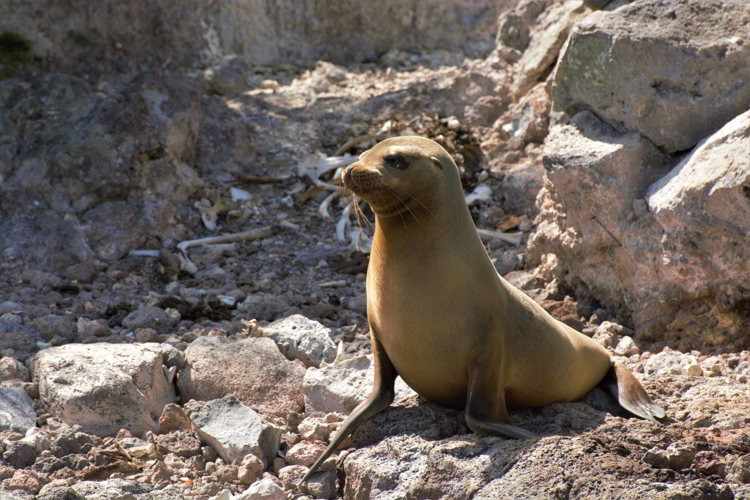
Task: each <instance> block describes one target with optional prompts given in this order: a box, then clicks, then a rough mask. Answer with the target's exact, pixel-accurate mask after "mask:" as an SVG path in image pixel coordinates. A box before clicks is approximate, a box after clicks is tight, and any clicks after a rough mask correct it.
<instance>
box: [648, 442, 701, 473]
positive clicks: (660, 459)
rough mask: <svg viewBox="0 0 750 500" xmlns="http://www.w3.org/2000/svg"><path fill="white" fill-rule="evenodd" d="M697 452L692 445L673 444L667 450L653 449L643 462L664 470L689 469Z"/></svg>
mask: <svg viewBox="0 0 750 500" xmlns="http://www.w3.org/2000/svg"><path fill="white" fill-rule="evenodd" d="M697 452H698V450H697V448H696V447H695V445H694V444H692V443H672V444H670V445H669V446H668V447H667V449H665V450H662V449H661V448H658V447H654V448H651V449H650V450H648V451H647V452H646V453H645V455H643V461H644V462H646V463H649V464H651V465H653V466H654V467H659V468H662V469H664V468H667V469H675V470H679V469H687V468H688V467H690V465H692V463H693V459H694V458H695V454H696V453H697Z"/></svg>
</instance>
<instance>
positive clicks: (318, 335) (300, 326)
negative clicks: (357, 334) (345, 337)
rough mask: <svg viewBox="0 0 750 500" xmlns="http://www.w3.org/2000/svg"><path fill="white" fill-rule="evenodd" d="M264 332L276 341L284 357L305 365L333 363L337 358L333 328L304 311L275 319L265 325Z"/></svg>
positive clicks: (316, 365)
mask: <svg viewBox="0 0 750 500" xmlns="http://www.w3.org/2000/svg"><path fill="white" fill-rule="evenodd" d="M262 333H263V335H264V336H266V337H270V338H272V339H273V340H274V342H276V345H277V346H279V351H281V353H282V354H283V355H284V356H286V357H287V358H289V359H298V360H300V361H302V362H303V363H304V364H305V366H315V367H318V366H320V363H321V362H322V361H325V362H327V363H330V362H332V361H333V360H334V359H335V358H336V344H334V343H333V340H332V339H331V335H330V334H331V330H330V329H329V328H326V327H325V326H323V325H322V324H320V323H319V322H317V321H314V320H311V319H308V318H306V317H304V316H302V315H301V314H294V315H292V316H289V317H287V318H284V319H280V320H278V321H274V322H273V323H271V324H270V325H268V326H266V327H263V328H262Z"/></svg>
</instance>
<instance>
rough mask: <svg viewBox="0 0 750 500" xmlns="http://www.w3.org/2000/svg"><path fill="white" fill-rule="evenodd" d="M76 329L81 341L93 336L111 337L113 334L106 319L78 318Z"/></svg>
mask: <svg viewBox="0 0 750 500" xmlns="http://www.w3.org/2000/svg"><path fill="white" fill-rule="evenodd" d="M76 329H77V332H78V337H77V338H78V340H79V341H83V340H85V339H88V338H91V337H109V336H110V335H112V330H111V329H110V327H109V325H108V324H107V321H106V320H104V319H93V320H89V319H86V318H78V323H77V324H76Z"/></svg>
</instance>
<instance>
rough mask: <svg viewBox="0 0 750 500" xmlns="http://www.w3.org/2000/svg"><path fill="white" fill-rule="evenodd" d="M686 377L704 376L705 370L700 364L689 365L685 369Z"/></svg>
mask: <svg viewBox="0 0 750 500" xmlns="http://www.w3.org/2000/svg"><path fill="white" fill-rule="evenodd" d="M684 371H685V375H688V376H690V377H700V376H702V375H703V369H702V368H701V367H700V365H699V364H698V363H689V364H687V365H686V366H685V368H684Z"/></svg>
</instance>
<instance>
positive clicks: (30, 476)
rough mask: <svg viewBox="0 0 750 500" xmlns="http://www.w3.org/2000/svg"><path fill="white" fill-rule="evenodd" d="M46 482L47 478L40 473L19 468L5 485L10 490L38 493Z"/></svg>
mask: <svg viewBox="0 0 750 500" xmlns="http://www.w3.org/2000/svg"><path fill="white" fill-rule="evenodd" d="M44 482H45V478H43V477H42V476H41V475H40V474H38V473H36V472H34V471H32V470H27V469H18V470H17V471H16V472H15V474H13V477H12V478H11V479H9V480H8V482H7V483H6V486H5V487H6V488H7V489H8V490H10V491H18V492H19V493H27V494H31V495H36V494H37V493H39V490H41V489H42V485H43V484H44Z"/></svg>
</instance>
